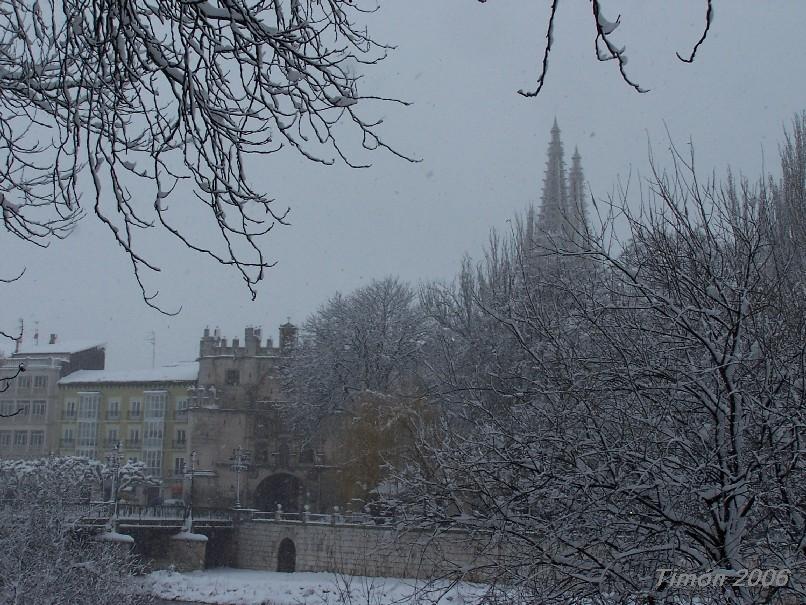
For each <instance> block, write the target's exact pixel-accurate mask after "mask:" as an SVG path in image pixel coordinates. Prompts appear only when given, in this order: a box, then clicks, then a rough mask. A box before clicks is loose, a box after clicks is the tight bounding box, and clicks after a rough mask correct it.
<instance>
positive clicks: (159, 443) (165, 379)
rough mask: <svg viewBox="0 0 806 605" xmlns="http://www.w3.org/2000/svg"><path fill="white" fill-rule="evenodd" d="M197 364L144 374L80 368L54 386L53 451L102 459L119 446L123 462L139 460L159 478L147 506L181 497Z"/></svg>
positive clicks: (170, 501) (134, 371)
mask: <svg viewBox="0 0 806 605" xmlns="http://www.w3.org/2000/svg"><path fill="white" fill-rule="evenodd" d="M197 376H198V363H196V362H190V363H182V364H175V365H170V366H164V367H160V368H152V369H145V370H124V371H110V370H79V371H78V372H73V373H72V374H70V375H68V376H65V377H64V378H62V379H61V380H59V383H58V391H59V407H60V408H61V410H60V411H61V413H60V415H59V425H58V435H59V441H58V447H57V448H56V451H57V452H58V453H59V454H60V455H65V456H86V457H88V458H94V459H96V460H104V459H105V458H106V457H107V456H110V455H111V454H112V453H113V452H114V451H115V447H116V446H117V445H118V444H119V451H120V454H121V455H122V457H123V460H124V461H125V460H135V461H142V462H144V463H145V465H146V472H147V473H148V474H150V475H151V476H153V477H154V478H157V479H160V480H161V481H162V485H161V487H159V488H153V489H152V490H151V491H150V492H149V494H148V499H149V501H150V502H151V503H157V502H167V503H178V502H179V501H180V500H181V499H182V498H183V478H184V470H185V465H186V464H187V463H189V462H190V453H189V452H190V450H189V438H188V437H189V429H188V398H189V392H191V391H192V389H193V388H194V387H195V385H196V379H197Z"/></svg>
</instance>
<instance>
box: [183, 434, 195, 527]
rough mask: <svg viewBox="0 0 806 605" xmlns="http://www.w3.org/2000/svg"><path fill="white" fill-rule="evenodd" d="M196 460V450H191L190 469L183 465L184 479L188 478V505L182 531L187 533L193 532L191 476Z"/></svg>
mask: <svg viewBox="0 0 806 605" xmlns="http://www.w3.org/2000/svg"><path fill="white" fill-rule="evenodd" d="M197 458H198V453H197V452H196V450H193V451H192V452H191V453H190V467H188V465H187V463H185V477H189V478H190V489H189V493H188V505H187V510H186V511H185V523H184V531H187V532H190V531H192V530H193V475H194V469H195V467H196V460H197Z"/></svg>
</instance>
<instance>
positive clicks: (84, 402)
mask: <svg viewBox="0 0 806 605" xmlns="http://www.w3.org/2000/svg"><path fill="white" fill-rule="evenodd" d="M100 405H101V394H100V393H79V395H78V419H79V420H97V419H98V408H99V407H100Z"/></svg>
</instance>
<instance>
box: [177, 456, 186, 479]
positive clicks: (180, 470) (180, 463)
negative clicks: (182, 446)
mask: <svg viewBox="0 0 806 605" xmlns="http://www.w3.org/2000/svg"><path fill="white" fill-rule="evenodd" d="M184 472H185V459H184V458H182V457H176V458H174V475H182V474H184Z"/></svg>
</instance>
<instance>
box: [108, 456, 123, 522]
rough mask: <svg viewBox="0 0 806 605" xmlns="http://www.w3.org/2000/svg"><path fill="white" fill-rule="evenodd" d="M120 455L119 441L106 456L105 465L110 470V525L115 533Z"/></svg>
mask: <svg viewBox="0 0 806 605" xmlns="http://www.w3.org/2000/svg"><path fill="white" fill-rule="evenodd" d="M122 457H123V456H122V454H121V453H120V441H118V442H117V443H115V447H114V448H113V449H112V451H111V452H110V453H108V454H107V455H106V463H107V464H108V465H109V468H110V469H111V470H112V486H111V493H110V497H111V498H112V502H113V504H112V518H111V519H110V525H111V530H112V531H117V529H118V528H117V524H118V489H119V488H120V477H119V475H120V460H121V458H122Z"/></svg>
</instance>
